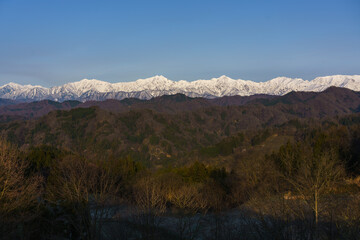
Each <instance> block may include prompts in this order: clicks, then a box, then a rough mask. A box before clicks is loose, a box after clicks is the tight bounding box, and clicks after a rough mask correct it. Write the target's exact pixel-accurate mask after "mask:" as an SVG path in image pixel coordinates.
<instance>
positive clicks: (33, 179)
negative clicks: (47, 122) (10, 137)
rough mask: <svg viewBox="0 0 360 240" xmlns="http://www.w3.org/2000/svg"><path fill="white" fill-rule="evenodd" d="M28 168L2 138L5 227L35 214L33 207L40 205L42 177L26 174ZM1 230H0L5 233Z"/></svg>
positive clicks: (0, 207) (0, 198) (0, 213)
mask: <svg viewBox="0 0 360 240" xmlns="http://www.w3.org/2000/svg"><path fill="white" fill-rule="evenodd" d="M27 168H28V164H27V163H26V162H24V161H22V160H21V159H19V157H18V151H17V150H16V149H15V147H13V146H12V145H11V144H9V143H8V142H6V141H4V140H3V139H0V225H1V227H2V228H4V227H5V226H9V225H11V224H15V225H16V224H19V223H21V222H25V221H29V220H31V219H33V218H34V217H36V215H35V213H34V212H31V211H30V209H31V208H33V207H34V206H36V205H37V204H38V197H39V195H40V193H41V182H42V178H41V177H39V176H26V174H25V172H26V169H27ZM2 230H3V229H2ZM2 230H0V231H1V232H3V231H2ZM0 234H1V233H0ZM0 236H1V235H0Z"/></svg>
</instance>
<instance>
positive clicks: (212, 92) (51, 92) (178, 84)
mask: <svg viewBox="0 0 360 240" xmlns="http://www.w3.org/2000/svg"><path fill="white" fill-rule="evenodd" d="M330 86H336V87H344V88H349V89H352V90H355V91H360V75H334V76H326V77H318V78H315V79H313V80H311V81H307V80H303V79H301V78H287V77H277V78H274V79H271V80H269V81H267V82H253V81H249V80H242V79H237V80H235V79H232V78H229V77H227V76H221V77H219V78H212V79H210V80H196V81H193V82H188V81H184V80H181V81H172V80H169V79H167V78H166V77H164V76H154V77H150V78H145V79H138V80H136V81H134V82H119V83H109V82H104V81H100V80H96V79H91V80H90V79H83V80H81V81H78V82H73V83H67V84H64V85H62V86H56V87H51V88H45V87H41V86H32V85H20V84H16V83H8V84H5V85H4V86H1V87H0V98H7V99H13V100H26V101H34V100H43V99H50V100H55V101H65V100H80V101H87V100H105V99H124V98H130V97H133V98H140V99H150V98H152V97H157V96H161V95H171V94H176V93H183V94H185V95H187V96H190V97H205V98H214V97H222V96H233V95H241V96H249V95H254V94H270V95H284V94H286V93H288V92H291V91H315V92H319V91H323V90H325V89H326V88H328V87H330Z"/></svg>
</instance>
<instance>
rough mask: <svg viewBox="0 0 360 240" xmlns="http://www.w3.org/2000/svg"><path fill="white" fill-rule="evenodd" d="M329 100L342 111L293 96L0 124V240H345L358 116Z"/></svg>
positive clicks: (359, 137)
mask: <svg viewBox="0 0 360 240" xmlns="http://www.w3.org/2000/svg"><path fill="white" fill-rule="evenodd" d="M330 93H331V94H333V96H336V98H335V100H334V101H335V102H336V101H337V100H338V99H337V97H339V96H340V97H343V100H341V99H339V102H348V103H347V104H348V105H347V107H348V108H345V107H344V105H341V106H342V107H339V106H334V108H333V109H332V108H330V107H329V108H328V109H327V108H325V107H322V106H323V105H321V103H324V102H326V101H330V102H333V100H331V98H330V99H324V98H323V97H320V99H318V98H319V95H317V94H312V95H306V96H304V95H301V94H297V93H292V94H289V95H288V96H286V97H287V98H291V99H292V100H288V99H287V100H286V101H285V100H284V101H285V102H284V101H280V102H275V103H271V101H278V100H276V99H270V100H256V101H255V102H254V103H251V104H248V105H241V106H236V105H232V106H227V105H226V104H225V106H221V105H216V106H207V107H201V108H198V109H196V110H189V109H188V108H186V109H184V110H183V111H181V110H178V111H171V112H164V111H158V110H155V109H151V108H150V109H146V108H145V109H143V108H139V109H128V110H127V111H119V112H117V111H111V110H110V109H104V108H101V107H99V106H98V107H96V106H92V107H88V108H75V109H71V110H66V111H65V110H56V111H52V112H50V113H49V114H47V115H44V116H42V117H40V118H34V119H30V120H14V121H10V122H3V123H2V124H1V125H0V131H1V133H2V136H3V138H2V139H1V141H0V164H1V168H0V171H1V172H0V173H1V175H0V176H1V177H0V193H1V195H0V216H1V218H0V221H1V229H0V232H1V234H2V235H1V237H2V238H9V239H16V238H25V239H39V236H40V238H43V239H51V238H65V239H204V238H206V239H241V238H245V239H324V238H325V239H326V238H330V239H349V238H350V239H351V238H352V239H357V238H358V237H359V235H358V234H359V232H360V231H359V226H360V209H359V208H358V206H360V200H359V193H360V183H359V174H360V152H359V151H360V114H359V113H358V112H357V111H356V110H353V109H352V107H353V105H356V104H354V102H353V101H352V100H349V99H353V98H354V96H351V95H349V96H348V97H346V96H345V95H343V94H342V92H341V91H340V93H339V92H338V90H337V89H335V91H334V90H331V91H330ZM324 94H326V93H324ZM354 94H355V95H356V94H357V93H354ZM293 95H295V97H292V96H293ZM326 96H327V97H329V96H331V95H329V94H326ZM178 97H179V96H177V97H176V98H175V99H177V98H178ZM294 99H295V100H294ZM177 101H180V102H186V101H187V100H186V99H183V98H180V99H177ZM312 101H314V102H313V103H311V102H312ZM309 102H310V103H309ZM315 103H316V104H320V105H319V106H315V105H313V104H315ZM350 107H351V109H350ZM303 109H307V110H306V111H307V113H306V114H304V112H303ZM334 109H335V110H336V111H337V112H335V111H334ZM340 110H341V111H340ZM308 113H310V115H308ZM9 186H10V187H9Z"/></svg>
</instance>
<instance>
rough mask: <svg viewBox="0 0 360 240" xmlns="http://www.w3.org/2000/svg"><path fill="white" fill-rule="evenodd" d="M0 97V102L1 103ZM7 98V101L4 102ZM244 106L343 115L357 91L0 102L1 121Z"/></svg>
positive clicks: (359, 97)
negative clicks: (60, 113) (59, 113)
mask: <svg viewBox="0 0 360 240" xmlns="http://www.w3.org/2000/svg"><path fill="white" fill-rule="evenodd" d="M1 100H3V99H0V103H1ZM6 102H8V103H6ZM227 106H243V107H248V108H251V109H264V108H268V109H272V110H271V111H275V112H278V111H282V110H286V109H287V110H286V111H288V110H289V111H290V110H291V111H290V112H291V114H295V115H296V116H297V117H314V118H321V117H323V116H335V115H339V116H340V115H344V114H350V113H356V112H360V92H355V91H352V90H349V89H346V88H339V87H330V88H327V89H326V90H325V91H322V92H295V91H292V92H290V93H287V94H285V95H283V96H274V95H264V94H258V95H252V96H225V97H219V98H213V99H208V98H192V97H188V96H186V95H184V94H180V93H179V94H175V95H163V96H160V97H155V98H152V99H150V100H141V99H136V98H127V99H123V100H116V99H108V100H105V101H87V102H80V101H74V100H68V101H64V102H61V103H60V102H56V101H52V100H41V101H35V102H29V103H27V102H22V103H15V102H14V101H13V100H7V99H5V101H4V103H3V105H2V106H0V122H8V121H10V120H13V119H33V118H38V117H41V116H44V115H46V114H48V113H49V112H52V111H56V110H71V109H74V108H91V107H97V108H100V109H102V110H105V111H109V112H113V113H125V112H130V111H142V110H150V111H154V112H158V113H166V114H178V113H181V112H192V111H195V112H196V111H201V109H207V108H213V107H215V108H221V107H227Z"/></svg>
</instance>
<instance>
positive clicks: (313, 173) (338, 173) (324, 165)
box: [283, 147, 344, 233]
mask: <svg viewBox="0 0 360 240" xmlns="http://www.w3.org/2000/svg"><path fill="white" fill-rule="evenodd" d="M343 174H344V168H343V167H342V166H341V165H340V164H339V162H338V158H337V156H336V154H335V153H333V152H324V153H322V154H321V155H319V156H315V155H314V154H313V152H312V150H311V148H310V147H304V148H303V149H302V152H301V157H300V161H299V162H298V170H297V174H292V175H290V174H284V175H283V177H284V179H285V181H286V182H288V183H289V184H290V185H291V186H292V188H293V189H294V190H295V194H299V196H292V198H296V199H299V200H301V199H302V200H304V201H305V203H306V204H307V206H309V207H310V209H311V210H312V213H313V217H314V223H315V232H316V233H317V232H318V223H319V214H320V213H321V210H322V207H324V206H321V204H320V203H321V197H322V196H323V195H324V194H326V193H327V192H330V191H331V190H333V189H334V188H335V186H336V183H337V182H338V181H339V180H340V179H341V177H342V176H343Z"/></svg>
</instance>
